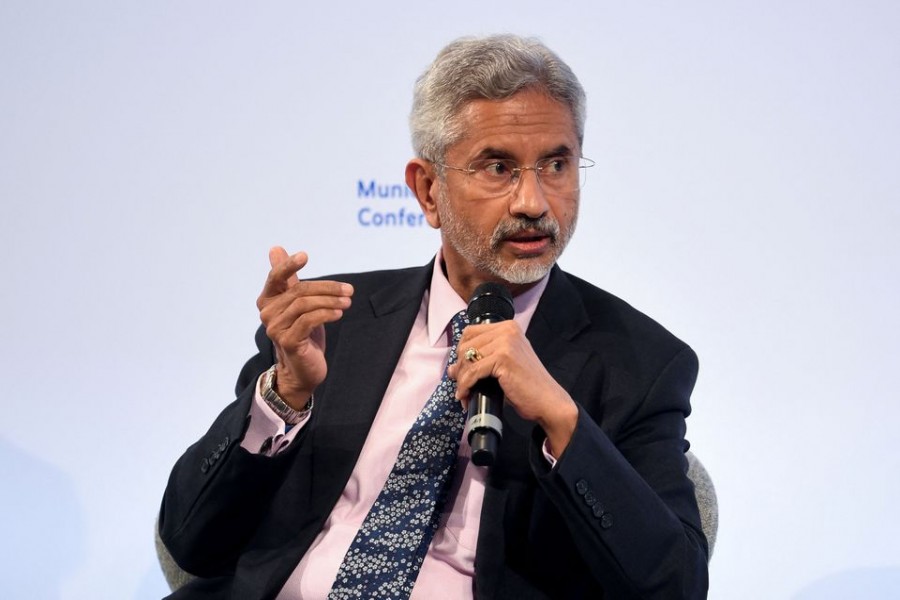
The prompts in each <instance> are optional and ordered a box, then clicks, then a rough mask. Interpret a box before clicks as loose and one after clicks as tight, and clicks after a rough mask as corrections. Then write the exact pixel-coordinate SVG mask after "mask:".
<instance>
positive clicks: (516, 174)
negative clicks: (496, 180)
mask: <svg viewBox="0 0 900 600" xmlns="http://www.w3.org/2000/svg"><path fill="white" fill-rule="evenodd" d="M559 158H561V157H560V156H550V157H547V158H542V159H540V160H537V161H535V163H534V165H532V166H530V167H523V166H521V165H519V164H518V163H516V162H515V161H514V160H512V159H509V158H495V159H491V158H479V159H476V160H473V161H472V162H470V163H469V164H468V166H465V167H455V166H453V165H448V164H446V163H441V162H436V161H432V164H434V165H436V166H438V167H442V168H444V169H451V170H453V171H459V172H460V173H465V174H466V175H467V176H471V175H474V174H475V173H477V172H478V169H473V168H472V165H473V164H475V163H477V162H485V161H491V160H495V161H497V162H500V161H503V162H506V163H512V164H515V165H516V166H515V167H512V168H510V179H509V186H508V188H507V189H505V190H504V191H503V192H500V193H498V194H495V195H492V196H491V197H492V198H501V197H503V196H505V195H506V194H510V193H512V194H514V193H515V192H516V191H518V189H519V185H521V183H522V173H523V172H525V171H534V176H535V178H537V182H538V185H540V186H541V190H542V191H544V193H547V191H546V190H545V189H544V183H543V181H542V179H541V173H542V172H543V171H544V169H545V168H546V166H547V165H548V164H550V163H551V162H553V161H554V160H557V159H559ZM569 158H571V157H569ZM576 160H577V161H578V165H577V166H576V168H578V169H581V170H582V172H583V173H585V174H586V173H587V172H586V171H585V169H590V168H591V167H593V166H594V165H596V164H597V163H596V162H594V161H593V160H591V159H590V158H587V157H585V156H579V157H577V159H576ZM540 163H545V164H544V165H541V164H540ZM581 177H582V175H579V176H578V186H577V187H575V188H574V189H573V190H571V191H573V192H574V191H576V190H580V189H581V188H582V182H581Z"/></svg>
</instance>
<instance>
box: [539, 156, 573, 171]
mask: <svg viewBox="0 0 900 600" xmlns="http://www.w3.org/2000/svg"><path fill="white" fill-rule="evenodd" d="M568 166H569V161H568V160H567V159H565V158H551V159H550V160H548V161H547V162H546V163H544V166H543V167H541V172H542V173H546V174H548V175H553V174H557V173H563V172H565V171H566V168H567V167H568Z"/></svg>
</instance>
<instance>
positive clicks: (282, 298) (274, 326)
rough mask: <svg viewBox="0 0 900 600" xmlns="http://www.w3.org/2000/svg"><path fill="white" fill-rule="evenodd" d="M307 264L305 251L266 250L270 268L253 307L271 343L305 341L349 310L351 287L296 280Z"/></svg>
mask: <svg viewBox="0 0 900 600" xmlns="http://www.w3.org/2000/svg"><path fill="white" fill-rule="evenodd" d="M308 261H309V256H308V255H307V254H306V253H305V252H297V253H296V254H293V255H288V253H287V251H285V249H284V248H282V247H281V246H275V247H273V248H272V249H271V250H269V263H270V264H271V266H272V268H271V270H270V271H269V275H268V277H267V278H266V283H265V285H264V286H263V290H262V293H261V294H260V296H259V298H258V299H257V301H256V305H257V307H258V308H259V314H260V319H261V320H262V322H263V325H265V327H266V333H267V334H268V335H269V338H270V339H272V340H273V341H276V342H277V341H282V340H284V341H285V342H287V341H289V340H296V341H298V342H299V341H302V340H305V339H307V338H308V337H309V336H310V335H311V334H312V333H313V332H314V331H315V330H316V329H317V328H318V327H320V326H322V325H324V324H325V323H329V322H332V321H336V320H338V319H340V318H341V317H342V316H343V312H344V311H345V310H346V309H348V308H349V307H350V297H351V296H352V295H353V286H351V285H350V284H348V283H343V282H340V281H301V280H300V279H299V278H298V276H297V273H298V272H299V271H300V269H302V268H303V267H305V266H306V264H307V262H308Z"/></svg>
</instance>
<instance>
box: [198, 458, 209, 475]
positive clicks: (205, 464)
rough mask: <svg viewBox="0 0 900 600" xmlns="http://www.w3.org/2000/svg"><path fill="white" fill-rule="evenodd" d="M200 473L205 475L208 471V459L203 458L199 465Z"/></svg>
mask: <svg viewBox="0 0 900 600" xmlns="http://www.w3.org/2000/svg"><path fill="white" fill-rule="evenodd" d="M200 471H201V472H203V473H206V472H207V471H209V459H208V458H204V459H203V462H202V463H200Z"/></svg>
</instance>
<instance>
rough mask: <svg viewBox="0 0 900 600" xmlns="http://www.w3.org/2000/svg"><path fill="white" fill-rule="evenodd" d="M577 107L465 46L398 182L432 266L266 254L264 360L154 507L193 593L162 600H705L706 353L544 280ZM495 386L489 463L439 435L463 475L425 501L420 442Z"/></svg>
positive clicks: (575, 181) (557, 67)
mask: <svg viewBox="0 0 900 600" xmlns="http://www.w3.org/2000/svg"><path fill="white" fill-rule="evenodd" d="M584 115H585V110H584V92H583V90H582V88H581V86H580V84H579V83H578V81H577V79H576V78H575V76H574V74H572V72H571V70H570V69H569V68H568V67H567V66H566V65H565V64H564V63H562V62H561V61H560V60H559V58H558V57H557V56H556V55H555V54H553V53H552V52H550V51H549V50H548V49H547V48H545V47H544V46H542V45H541V44H540V43H538V42H536V41H534V40H527V39H521V38H517V37H514V36H495V37H489V38H484V39H464V40H459V41H457V42H454V43H452V44H450V45H449V46H448V47H447V48H445V49H444V50H443V51H442V52H441V53H440V54H439V55H438V57H437V59H436V60H435V62H434V63H433V64H432V65H431V67H430V68H429V69H428V70H427V71H426V72H425V74H424V75H423V76H422V77H421V78H420V79H419V81H418V82H417V86H416V92H415V100H414V106H413V111H412V116H411V126H412V135H413V144H414V147H415V151H416V154H417V157H416V158H414V159H413V160H411V161H410V162H409V164H408V165H407V167H406V181H407V184H408V185H409V187H410V188H411V189H412V190H413V191H414V192H415V194H416V196H417V198H418V200H419V204H420V206H421V208H422V210H423V212H424V214H425V218H426V219H427V220H428V223H429V224H430V225H431V226H432V227H435V228H439V229H440V231H441V240H442V243H441V248H440V250H439V252H438V255H437V257H436V259H435V260H434V261H433V262H432V263H431V264H429V265H428V266H426V267H422V268H411V269H404V270H396V271H381V272H374V273H362V274H354V275H338V276H334V277H331V278H328V279H322V280H300V279H299V278H298V272H299V271H300V270H301V269H302V268H303V267H304V266H305V264H306V262H307V255H306V254H305V253H302V252H300V253H296V254H293V255H288V253H287V252H286V251H285V250H284V249H282V248H273V249H272V250H271V251H270V255H269V258H270V262H271V265H272V269H271V271H270V272H269V276H268V279H267V280H266V283H265V286H264V288H263V291H262V294H261V295H260V297H259V299H258V303H257V304H258V307H259V310H260V317H261V320H262V323H263V326H262V327H261V328H260V331H259V332H258V333H257V338H256V341H257V345H258V347H259V353H258V354H257V355H256V356H254V357H253V358H251V359H250V361H248V363H247V364H246V365H245V367H244V369H243V371H242V372H241V374H240V377H239V379H238V384H237V394H238V398H237V400H236V401H235V402H234V403H232V404H231V405H229V406H228V407H227V408H226V409H225V410H224V411H223V412H222V414H221V415H220V416H219V418H218V419H217V420H216V422H215V423H214V424H213V425H212V427H211V428H210V430H209V432H207V434H206V435H205V436H204V437H203V438H201V439H200V440H199V441H198V442H197V443H196V444H194V445H193V446H191V447H190V448H189V449H188V450H187V451H186V453H185V454H184V456H182V458H181V459H180V460H179V461H178V463H177V464H176V466H175V468H174V470H173V473H172V476H171V479H170V481H169V485H168V488H167V490H166V494H165V498H164V500H163V505H162V510H161V513H160V534H161V536H162V539H163V540H164V542H165V544H166V546H167V547H168V548H169V550H170V551H171V553H172V555H173V556H174V557H175V559H176V560H177V561H178V563H179V564H180V565H181V566H182V567H183V568H184V569H185V570H187V571H188V572H190V573H193V574H195V575H198V576H199V577H200V578H199V579H197V580H195V581H193V582H191V583H190V584H188V585H187V586H185V587H183V588H181V589H180V590H178V591H177V592H176V593H175V594H173V596H172V598H240V599H242V600H243V599H254V598H276V597H277V598H326V597H328V598H351V597H359V598H369V597H390V598H397V597H407V595H408V590H409V589H411V590H412V597H413V598H472V597H475V598H518V599H524V598H604V597H605V598H666V599H671V598H702V597H705V595H706V587H707V569H706V560H707V545H706V540H705V538H704V537H703V534H702V532H701V529H700V519H699V515H698V511H697V506H696V502H695V500H694V496H693V488H692V485H691V483H690V481H689V480H688V478H687V476H686V470H687V463H686V460H685V457H684V453H685V451H686V449H687V443H686V442H685V440H684V432H685V422H684V419H685V417H686V416H687V415H688V413H689V412H690V403H689V397H690V392H691V389H692V387H693V384H694V380H695V378H696V370H697V362H696V356H695V355H694V353H693V351H691V349H690V348H689V347H687V346H686V345H685V344H684V343H682V342H681V341H679V340H677V339H676V338H674V337H673V336H672V335H671V334H669V333H668V332H667V331H665V330H664V329H663V328H662V327H660V326H659V325H658V324H656V323H655V322H653V321H652V320H650V319H649V318H647V317H646V316H644V315H642V314H640V313H638V312H637V311H635V310H634V309H632V308H631V307H630V306H628V305H627V304H625V303H624V302H622V301H621V300H619V299H617V298H615V297H613V296H611V295H609V294H607V293H606V292H603V291H601V290H599V289H597V288H595V287H593V286H591V285H590V284H588V283H586V282H584V281H582V280H580V279H577V278H575V277H573V276H571V275H568V274H566V273H564V272H562V271H561V270H560V269H559V268H558V267H556V266H555V264H556V260H557V259H558V257H559V255H560V254H561V253H562V251H563V249H564V248H565V246H566V243H567V242H568V240H569V238H570V236H571V235H572V233H573V231H574V227H575V221H576V217H577V213H578V202H579V188H580V176H581V173H582V172H583V170H584V168H586V167H587V166H588V164H590V163H589V161H586V160H583V159H582V158H581V148H582V138H583V131H584ZM483 282H497V283H502V284H503V285H505V286H507V287H508V288H509V290H510V291H511V292H512V295H513V296H514V304H515V309H516V314H515V317H514V319H512V320H507V321H503V322H499V323H487V324H478V325H469V326H468V327H465V324H464V323H462V324H460V322H459V321H458V320H457V319H456V318H453V317H454V315H455V314H456V313H457V312H458V311H459V310H460V309H464V308H465V307H466V302H467V301H468V299H469V298H470V297H471V296H472V293H473V291H474V290H475V288H476V286H478V285H479V284H481V283H483ZM451 322H452V327H451V325H450V324H451ZM462 327H464V329H461V328H462ZM451 331H452V332H453V335H459V332H460V331H461V339H459V341H458V343H454V338H453V337H452V336H451V333H450V332H451ZM456 347H458V348H459V349H460V353H461V354H463V355H464V357H465V358H463V359H462V360H459V361H456V362H453V364H451V365H449V367H447V377H446V378H442V372H443V370H444V368H445V366H446V365H447V361H448V356H451V359H452V357H455V348H456ZM451 362H452V360H451ZM488 377H494V378H496V380H497V381H498V382H499V385H500V386H501V387H502V390H503V392H504V395H505V398H506V406H505V409H504V414H503V421H504V430H503V439H502V444H501V445H500V449H499V452H498V455H497V459H496V463H495V464H494V465H493V466H491V467H490V468H485V467H478V466H475V465H474V464H472V463H471V461H470V460H469V457H470V449H469V446H468V444H467V442H466V441H465V440H463V441H462V442H461V443H460V442H459V440H458V439H457V438H458V437H459V435H458V431H459V429H458V428H457V429H454V430H453V431H454V434H452V435H449V436H448V435H443V434H442V435H437V436H436V437H435V439H437V438H441V439H443V440H444V441H446V442H447V444H448V445H447V446H446V447H442V448H441V450H440V451H441V452H445V453H446V452H448V450H447V448H449V449H450V450H449V452H450V453H451V454H452V456H451V464H450V466H449V467H448V468H447V469H444V470H443V471H441V473H445V474H449V479H448V480H447V482H446V483H441V482H440V478H439V477H438V476H436V475H434V476H433V475H431V474H429V475H428V476H427V478H426V481H425V483H426V487H427V486H428V485H431V487H433V488H435V489H436V490H437V491H434V492H433V493H432V492H428V493H425V492H421V490H420V489H419V488H417V487H416V485H418V483H416V481H417V480H421V479H422V477H421V473H420V472H419V471H417V470H416V469H418V467H414V468H412V472H410V469H409V468H408V465H409V464H418V463H416V462H414V461H413V462H409V460H412V459H409V457H408V456H407V455H408V454H411V455H412V456H413V457H414V458H415V459H416V460H417V459H419V458H423V457H422V455H423V454H426V453H427V452H426V450H423V448H425V447H426V446H427V444H425V443H423V442H422V441H421V440H422V439H424V438H422V437H420V435H419V433H418V428H419V427H420V426H422V427H434V426H435V425H433V423H432V421H433V419H432V421H429V418H430V415H432V413H433V411H434V409H435V407H439V409H440V410H442V411H444V410H445V411H447V413H446V414H447V415H450V414H451V413H453V414H455V412H454V411H456V412H459V410H460V409H459V405H458V404H457V401H461V402H462V403H465V402H466V400H467V399H468V398H469V395H470V393H471V391H472V388H473V386H474V385H475V383H476V382H478V381H479V380H482V379H484V378H488ZM454 381H455V389H454V387H453V383H452V382H454ZM435 386H438V387H437V390H435ZM448 386H449V387H448ZM442 390H443V391H442ZM433 391H434V393H432V392H433ZM429 395H431V397H429ZM423 407H424V408H423ZM420 413H421V414H420ZM442 414H443V413H442ZM453 418H456V417H453ZM460 418H461V417H460ZM447 419H450V417H448V418H447ZM438 420H441V419H438ZM457 444H458V446H457ZM425 459H426V460H425V462H426V463H427V462H428V461H430V460H432V459H431V458H430V457H425ZM395 463H396V464H395ZM401 463H404V464H405V465H407V470H406V471H405V472H404V471H402V467H401ZM423 464H425V463H423ZM422 469H423V470H422V473H424V472H425V471H424V469H425V467H422ZM435 472H437V471H435ZM398 473H400V474H398ZM428 473H431V471H428ZM432 478H433V479H434V481H431V479H432ZM398 490H399V492H400V493H399V494H397V493H396V492H397V491H398ZM391 494H393V495H391ZM429 494H432V495H433V496H434V499H432V500H427V501H426V500H423V499H422V498H425V496H429ZM430 497H431V496H429V498H430ZM428 502H430V503H431V504H430V505H429V506H431V508H430V509H429V510H431V511H433V512H432V514H430V515H428V516H425V517H422V518H423V519H425V521H422V522H425V523H426V524H425V525H422V526H421V527H419V529H417V530H416V533H415V534H414V535H413V534H412V533H409V532H408V531H407V529H405V528H406V527H407V526H408V525H410V523H411V522H419V521H418V519H419V517H418V516H414V515H410V514H406V513H408V512H412V510H413V509H407V508H403V509H402V510H401V509H398V508H397V507H398V506H401V505H402V506H403V507H406V506H413V507H418V506H419V505H420V504H421V505H422V506H425V505H428ZM401 503H402V504H401ZM416 510H418V509H416ZM386 515H387V516H386ZM428 519H431V521H429V520H428ZM385 523H389V524H388V525H387V526H388V527H397V528H396V529H393V530H389V529H384V528H383V526H384V524H385ZM432 536H433V537H432ZM410 540H412V541H410ZM407 544H408V545H409V547H410V548H413V547H415V548H421V552H418V551H407V549H406V548H407ZM360 565H363V566H360ZM372 565H377V568H375V569H372V570H369V567H370V566H372ZM395 571H397V572H398V573H399V574H396V573H395ZM381 579H385V580H387V582H386V583H383V584H382V583H379V581H380V580H381ZM348 582H349V583H348ZM373 582H374V583H373Z"/></svg>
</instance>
